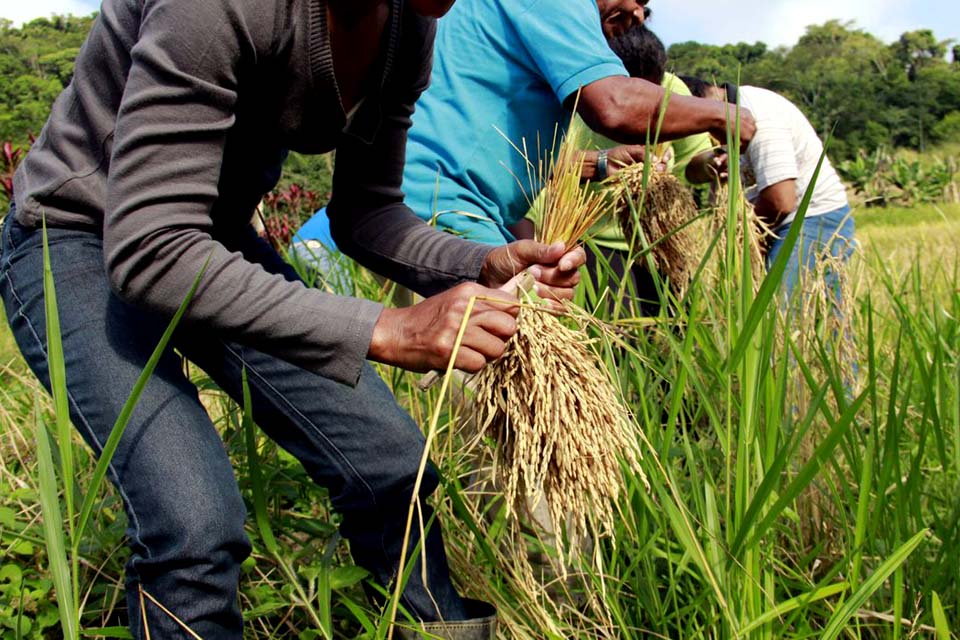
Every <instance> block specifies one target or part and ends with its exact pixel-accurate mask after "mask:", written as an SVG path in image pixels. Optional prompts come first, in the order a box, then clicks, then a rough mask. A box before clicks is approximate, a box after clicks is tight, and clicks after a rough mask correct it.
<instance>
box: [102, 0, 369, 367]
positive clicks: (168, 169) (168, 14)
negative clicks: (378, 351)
mask: <svg viewBox="0 0 960 640" xmlns="http://www.w3.org/2000/svg"><path fill="white" fill-rule="evenodd" d="M238 4H239V3H238ZM244 6H246V4H245V5H244ZM261 18H262V17H261ZM264 23H266V24H270V25H272V23H273V21H272V19H270V20H266V21H264V20H262V19H261V20H260V21H259V22H257V23H256V24H248V23H246V22H245V20H244V15H243V10H241V9H240V8H238V7H237V6H235V5H233V4H231V3H230V2H229V0H219V1H214V2H200V3H197V2H194V1H192V0H146V1H145V2H144V5H143V15H142V19H141V25H140V31H139V35H138V40H137V42H136V43H135V45H134V46H133V47H132V49H131V67H130V71H129V74H128V78H127V82H126V86H125V88H124V93H123V98H122V101H121V104H120V108H119V112H118V116H117V124H116V131H115V134H114V143H113V150H112V156H111V160H110V162H111V165H110V173H109V177H108V181H107V196H106V211H105V212H104V225H103V241H104V256H105V260H106V267H107V272H108V274H109V277H110V281H111V285H112V286H113V288H114V289H115V290H116V291H117V293H118V294H119V295H120V296H121V297H122V298H124V299H126V300H128V301H131V302H133V303H136V304H140V305H142V306H145V307H147V308H150V309H153V310H155V311H157V312H160V313H163V314H166V315H171V316H172V315H173V313H174V311H175V310H176V309H177V307H178V306H179V304H180V302H181V301H182V300H183V298H184V297H185V295H186V294H187V292H188V291H189V289H190V287H191V285H192V284H193V282H194V280H195V278H196V277H197V275H198V274H199V273H200V272H201V271H202V270H203V269H204V267H205V271H204V275H203V278H202V279H201V281H200V285H199V288H198V290H197V292H196V295H195V297H194V298H193V300H192V301H191V303H190V307H189V309H188V311H187V315H186V318H185V320H186V322H187V323H189V324H194V325H197V326H200V327H203V328H204V329H210V330H214V331H216V332H217V334H218V335H219V336H222V337H223V338H224V339H228V340H233V341H237V342H240V343H242V344H247V345H249V346H252V347H254V348H256V349H258V350H261V351H263V352H265V353H269V354H271V355H274V356H277V357H279V358H282V359H284V360H287V361H289V362H291V363H293V364H296V365H298V366H301V367H303V368H305V369H307V370H310V371H313V372H315V373H317V374H320V375H323V376H325V377H329V378H331V379H333V380H337V381H340V382H343V383H346V384H356V382H357V380H358V379H359V375H360V370H361V366H362V364H363V362H364V360H365V358H366V355H367V351H368V350H369V346H370V338H371V335H372V331H373V325H374V324H375V323H376V320H377V318H378V317H379V314H380V311H381V306H380V305H378V304H376V303H373V302H370V301H365V300H358V299H353V298H342V297H338V296H332V295H329V294H326V293H323V292H320V291H318V290H315V289H308V288H306V287H305V286H304V285H303V284H302V283H300V282H291V281H289V280H288V279H287V278H285V277H284V276H283V275H282V274H272V273H268V272H267V270H265V269H264V268H263V267H262V266H261V265H258V264H254V263H253V262H250V261H249V260H247V259H245V258H244V256H243V254H242V253H241V252H240V251H231V250H229V249H228V248H227V247H226V246H225V245H224V244H223V243H222V242H220V241H218V240H216V239H215V238H214V224H213V220H212V219H211V214H210V212H211V209H212V206H213V203H214V202H215V201H216V199H217V198H218V180H219V175H220V169H221V164H222V161H223V154H224V147H225V144H226V138H227V134H228V131H229V130H230V129H231V127H232V126H233V124H234V118H235V106H236V103H237V93H238V84H239V77H240V74H241V70H242V69H244V68H245V66H246V65H248V64H252V60H253V59H255V57H256V56H257V53H258V46H257V44H256V43H255V42H254V40H253V38H254V37H256V36H255V35H254V34H258V33H259V32H260V31H262V29H261V30H258V29H257V25H259V24H264Z"/></svg>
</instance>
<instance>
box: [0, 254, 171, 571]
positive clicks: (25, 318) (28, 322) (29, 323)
mask: <svg viewBox="0 0 960 640" xmlns="http://www.w3.org/2000/svg"><path fill="white" fill-rule="evenodd" d="M11 245H12V243H11ZM3 277H4V279H5V280H6V281H7V284H8V286H9V287H10V294H11V295H12V296H13V298H14V300H15V301H16V303H17V311H16V314H17V315H18V316H19V317H20V318H22V319H23V321H24V323H25V324H26V326H27V329H29V330H30V334H31V335H32V336H33V339H34V340H36V342H37V345H39V347H40V351H41V353H43V355H44V358H46V360H47V376H48V377H49V376H50V356H49V354H48V353H47V349H46V347H45V346H44V344H43V340H41V339H40V334H39V333H37V330H36V327H34V326H33V322H32V321H31V320H30V317H29V316H27V314H25V313H24V312H23V307H24V304H23V300H22V299H21V298H20V295H19V294H18V293H17V289H16V286H14V284H13V278H11V277H10V272H9V270H7V271H5V272H4V273H3ZM51 384H52V382H51ZM67 399H68V400H69V401H70V402H71V404H73V406H74V408H75V409H76V412H77V415H78V416H79V417H80V420H81V421H82V422H83V427H84V429H85V430H86V431H87V433H88V434H89V435H90V439H91V440H93V441H94V442H96V443H97V447H99V449H100V450H99V452H98V457H99V456H100V455H102V453H103V443H101V442H100V439H99V438H97V434H96V433H95V432H94V431H93V429H92V428H91V427H90V423H89V422H88V421H87V418H86V416H84V415H83V412H82V411H81V409H80V403H78V402H77V401H76V399H75V398H74V396H73V394H72V393H71V392H70V389H69V388H68V389H67ZM107 468H108V470H109V471H110V473H111V474H112V475H113V479H114V480H115V482H114V486H115V487H116V489H117V491H118V492H119V493H120V495H121V497H122V498H123V500H124V502H125V503H126V504H127V505H129V507H130V514H131V515H132V516H133V521H134V531H135V534H134V535H135V537H136V539H137V542H138V543H139V544H140V546H142V547H143V548H144V549H145V550H146V552H147V553H146V557H147V558H150V557H151V556H152V555H153V554H152V553H151V551H150V547H149V546H147V545H146V544H145V543H144V542H143V540H142V539H141V537H140V529H141V527H140V516H138V515H137V511H136V509H135V508H134V507H133V502H132V501H131V500H130V499H129V497H128V496H127V492H126V491H125V490H124V489H123V483H121V482H120V474H118V473H117V470H116V468H115V467H114V466H113V461H112V460H111V461H110V463H109V464H108V465H107ZM131 564H135V561H131Z"/></svg>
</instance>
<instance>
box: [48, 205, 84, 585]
mask: <svg viewBox="0 0 960 640" xmlns="http://www.w3.org/2000/svg"><path fill="white" fill-rule="evenodd" d="M43 304H44V315H45V316H46V331H47V368H48V370H49V374H50V391H51V394H52V395H53V407H54V415H55V417H56V424H57V446H58V448H59V450H60V472H61V473H60V475H61V481H62V482H63V502H64V505H65V506H66V508H67V519H66V525H67V531H68V533H69V537H70V538H71V539H72V538H73V497H74V477H75V473H74V464H73V429H72V427H71V426H70V400H69V397H68V396H67V368H66V363H65V359H64V355H63V337H62V335H61V332H60V314H59V312H58V310H57V288H56V286H55V284H54V282H53V267H52V265H51V262H50V246H49V244H48V242H47V219H46V217H44V218H43ZM73 595H74V597H76V596H77V595H78V594H77V590H76V589H74V594H73Z"/></svg>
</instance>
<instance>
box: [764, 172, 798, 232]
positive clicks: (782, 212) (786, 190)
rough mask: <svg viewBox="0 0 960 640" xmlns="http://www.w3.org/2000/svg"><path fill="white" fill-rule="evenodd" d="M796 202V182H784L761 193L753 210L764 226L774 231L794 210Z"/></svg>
mask: <svg viewBox="0 0 960 640" xmlns="http://www.w3.org/2000/svg"><path fill="white" fill-rule="evenodd" d="M797 200H798V198H797V181H796V180H784V181H783V182H778V183H776V184H773V185H770V186H769V187H767V188H766V189H764V190H763V191H761V192H760V196H759V197H758V198H757V201H756V202H754V203H753V208H754V211H755V212H756V214H757V217H758V218H760V219H761V220H762V221H763V222H764V224H766V225H767V226H769V227H770V228H773V229H775V228H777V227H778V226H780V223H781V222H782V221H783V219H784V218H786V217H787V216H788V215H790V214H791V213H793V212H794V211H795V210H796V208H797Z"/></svg>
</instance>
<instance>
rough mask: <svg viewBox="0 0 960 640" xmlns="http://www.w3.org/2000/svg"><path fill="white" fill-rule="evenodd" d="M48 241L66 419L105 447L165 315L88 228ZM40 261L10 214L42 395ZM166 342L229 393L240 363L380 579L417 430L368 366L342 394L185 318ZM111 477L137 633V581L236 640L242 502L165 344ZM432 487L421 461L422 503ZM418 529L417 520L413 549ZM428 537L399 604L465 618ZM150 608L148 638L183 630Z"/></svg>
mask: <svg viewBox="0 0 960 640" xmlns="http://www.w3.org/2000/svg"><path fill="white" fill-rule="evenodd" d="M49 246H50V253H51V259H52V263H53V275H54V280H55V283H56V286H57V302H58V305H59V309H60V323H61V331H62V335H63V346H64V352H65V357H66V369H67V383H68V394H69V403H70V414H71V418H72V420H73V424H74V425H76V428H77V429H78V430H79V432H80V434H81V435H82V436H83V439H84V440H85V441H86V442H87V444H88V445H89V446H90V447H91V448H92V449H93V451H94V452H95V454H97V455H99V453H100V451H101V450H102V445H103V443H104V442H106V439H107V436H108V435H109V433H110V429H111V427H112V425H113V423H114V421H115V419H116V417H117V415H118V413H119V412H120V409H121V407H122V405H123V403H124V401H125V400H126V398H127V396H128V394H129V393H130V390H131V388H132V387H133V384H134V381H135V380H136V379H137V377H138V376H139V375H140V372H141V371H142V369H143V367H144V365H145V363H146V361H147V359H148V358H149V356H150V354H151V352H152V351H153V349H154V348H155V346H156V344H157V343H158V341H159V339H160V336H161V334H162V333H163V331H164V329H165V327H166V325H167V323H168V318H164V317H159V316H158V315H156V314H154V313H152V312H150V311H148V310H144V309H142V308H139V307H135V306H132V305H129V304H127V303H125V302H124V301H122V300H121V299H119V298H118V297H117V296H116V295H114V294H113V292H112V291H111V290H110V286H109V283H108V281H107V278H106V274H105V272H104V259H103V247H102V243H101V240H100V238H99V236H98V235H97V234H95V233H92V232H89V231H81V230H70V229H57V228H52V229H49ZM262 249H263V247H259V248H255V249H251V251H250V253H251V255H253V254H256V253H258V251H260V250H262ZM263 255H268V254H263ZM272 255H273V256H276V254H275V253H273V254H272ZM277 263H279V261H277ZM42 265H43V262H42V240H41V233H40V232H39V231H38V230H34V229H28V228H25V227H23V226H22V225H20V224H19V223H17V222H16V221H15V220H14V219H13V215H12V212H11V215H9V216H7V218H6V222H5V224H4V225H3V229H2V237H0V294H2V298H3V303H4V306H5V308H6V312H7V317H8V319H9V321H10V326H11V327H12V330H13V335H14V337H15V339H16V341H17V344H18V345H19V347H20V350H21V351H22V353H23V355H24V357H25V358H26V361H27V363H28V364H29V365H30V367H31V368H32V369H33V371H34V373H35V374H36V375H37V377H38V378H39V379H40V381H41V382H42V383H43V384H44V385H45V386H46V387H47V388H48V389H49V377H48V373H47V356H46V335H45V322H44V299H43V268H42ZM274 267H275V265H274ZM268 268H271V267H269V265H268ZM174 343H175V344H174V345H173V346H175V348H176V349H177V350H179V351H180V353H182V354H183V355H184V356H185V357H187V358H189V359H190V360H191V361H192V362H194V363H195V364H196V365H197V366H199V367H201V368H202V369H203V370H204V371H206V372H207V374H209V375H210V377H211V378H212V379H213V380H214V381H215V382H216V383H217V384H218V385H219V386H220V387H221V388H222V389H223V390H224V391H226V392H227V393H228V394H230V396H232V397H233V398H234V399H235V400H237V401H238V402H239V401H240V400H241V398H242V388H241V372H242V370H243V369H246V371H247V375H248V378H249V384H250V390H251V394H252V398H253V414H254V418H255V420H256V422H257V424H258V425H260V427H261V428H262V429H263V430H264V431H265V432H266V433H267V434H268V435H269V436H270V437H271V438H273V439H274V440H275V441H276V442H277V443H278V444H279V445H280V446H281V447H283V448H284V449H286V450H287V451H289V452H290V453H291V454H293V455H294V456H296V458H297V459H298V460H300V462H301V463H302V464H303V466H304V468H305V469H306V470H307V472H308V473H309V474H310V476H311V477H312V478H313V479H314V480H315V481H316V482H317V483H318V484H320V485H322V486H324V487H326V488H327V489H328V490H329V492H330V498H331V501H332V503H333V506H334V508H335V509H336V510H337V511H338V512H339V513H340V514H341V515H342V518H343V519H342V524H341V526H340V530H341V533H342V534H343V535H344V537H345V538H346V539H347V540H348V541H349V542H350V548H351V551H352V553H353V558H354V560H355V562H356V563H357V564H358V565H360V566H363V567H364V568H366V569H367V570H369V571H370V572H371V573H372V575H373V577H374V579H375V580H377V581H378V582H379V583H380V584H382V585H387V584H388V583H389V582H390V581H391V580H393V578H394V576H395V573H396V568H397V565H398V563H399V557H400V551H401V547H402V543H403V534H404V528H405V525H406V514H407V509H408V505H409V503H410V498H411V494H412V489H413V484H414V479H415V477H416V474H417V469H418V467H419V463H420V457H421V454H422V452H423V448H424V438H423V435H422V434H421V433H420V430H419V429H418V428H417V425H416V424H415V423H414V422H413V420H412V419H411V418H410V417H409V416H408V415H407V414H406V413H405V412H404V411H403V410H402V409H401V408H400V407H399V406H398V405H397V403H396V400H395V399H394V398H393V395H392V394H391V393H390V391H389V389H388V388H387V386H386V385H385V384H384V383H383V381H382V380H381V379H380V378H379V377H378V376H377V374H376V372H375V371H374V370H373V369H372V368H371V367H370V366H369V365H366V366H365V367H364V369H363V372H362V374H361V376H360V381H359V383H358V384H357V386H356V387H355V388H351V387H348V386H345V385H342V384H339V383H337V382H334V381H331V380H328V379H325V378H323V377H320V376H317V375H314V374H311V373H309V372H307V371H305V370H303V369H301V368H299V367H296V366H294V365H291V364H289V363H287V362H285V361H283V360H279V359H277V358H275V357H272V356H269V355H266V354H264V353H261V352H258V351H255V350H253V349H250V348H247V347H243V346H241V345H238V344H235V343H231V342H229V341H225V340H223V339H221V338H220V337H219V336H217V335H215V334H212V333H209V332H207V331H204V330H203V329H200V328H196V327H184V328H182V329H181V330H179V331H178V333H177V335H176V336H175V338H174ZM109 476H110V480H111V481H112V482H113V484H114V485H115V486H116V487H117V490H118V491H119V492H120V495H121V496H122V498H123V502H124V505H125V507H126V511H127V516H128V535H129V544H130V547H131V551H132V553H131V556H130V560H129V562H128V564H127V603H128V607H129V616H130V623H131V625H130V626H131V628H132V631H133V634H134V637H135V638H142V637H144V635H143V632H144V630H143V625H142V624H141V623H140V615H141V612H140V609H139V598H138V597H137V593H138V588H139V587H142V588H143V589H144V590H145V591H146V592H148V593H149V594H150V595H152V596H153V597H154V598H156V599H157V600H158V601H159V602H160V603H162V604H163V605H164V606H165V607H166V608H167V609H169V610H170V611H172V612H173V613H174V614H175V615H176V616H177V617H178V618H180V619H181V620H182V621H183V622H185V623H186V624H187V625H188V626H189V627H190V628H191V629H192V630H193V631H195V632H196V633H197V634H199V635H200V636H201V637H203V638H205V639H207V640H215V639H219V638H231V639H233V638H235V639H238V640H239V639H240V638H241V637H242V623H243V619H242V617H241V614H240V610H239V606H238V603H237V591H238V578H239V570H240V563H241V562H242V561H243V560H244V558H246V557H247V555H248V554H249V553H250V542H249V540H248V539H247V536H246V534H245V533H244V519H245V516H246V509H245V507H244V503H243V500H242V498H241V495H240V491H239V489H238V487H237V482H236V479H235V478H234V475H233V469H232V468H231V464H230V460H229V458H228V456H227V452H226V450H225V448H224V445H223V442H222V441H221V439H220V437H219V434H218V433H217V431H216V429H215V428H214V426H213V424H212V422H211V421H210V418H209V417H208V416H207V413H206V411H204V408H203V406H202V405H201V404H200V400H199V398H198V395H197V389H196V388H195V387H194V386H193V384H192V383H191V382H190V380H188V379H187V378H186V377H185V375H184V372H183V366H182V363H181V360H180V358H179V357H178V356H177V355H176V354H175V353H174V351H173V349H172V348H171V349H168V351H167V352H166V353H165V354H164V356H163V358H162V360H161V362H160V364H159V366H158V367H157V369H156V372H155V373H154V375H153V377H152V378H151V379H150V381H149V382H148V384H147V386H146V390H145V391H144V393H143V396H142V397H141V400H140V402H139V404H138V405H137V407H136V409H135V411H134V413H133V418H132V420H131V422H130V424H129V426H128V428H127V430H126V432H125V433H124V436H123V438H122V439H121V442H120V446H119V448H118V449H117V451H116V455H115V456H114V458H113V460H112V462H111V465H110V470H109ZM437 483H438V477H437V474H436V471H435V470H434V469H433V468H432V467H431V468H429V469H428V471H427V473H426V476H425V481H424V485H423V490H422V495H421V498H423V499H424V500H425V499H426V498H427V496H428V495H429V494H430V493H432V492H433V490H434V489H435V488H436V486H437ZM424 507H425V509H426V512H425V514H424V518H425V519H426V518H428V517H429V515H430V512H429V507H427V506H426V504H424ZM418 539H419V535H418V527H417V526H416V525H414V527H413V531H412V532H411V550H412V546H413V545H414V544H416V543H417V542H418ZM424 546H425V550H426V551H425V555H426V562H427V580H428V582H427V584H429V590H428V589H427V585H426V584H424V582H423V580H422V578H421V569H420V566H419V563H420V560H419V555H418V554H413V555H412V556H409V555H408V557H411V561H413V562H414V563H416V565H417V566H416V567H415V568H414V569H413V571H412V572H411V574H410V575H411V577H410V580H409V582H408V583H407V586H406V589H405V591H404V596H403V604H404V605H405V606H406V607H407V608H408V609H409V610H410V611H411V612H412V613H413V614H414V615H416V616H418V617H419V618H420V619H422V620H424V621H433V620H437V619H438V618H440V617H442V618H444V619H446V620H462V619H464V618H465V617H466V612H465V610H464V605H463V601H462V600H461V599H460V597H459V595H458V594H457V593H456V591H455V590H454V588H453V586H452V584H451V582H450V576H449V571H448V567H447V561H446V556H445V554H444V549H443V542H442V540H441V536H440V527H439V525H435V526H433V527H431V528H430V530H429V533H428V534H427V537H426V541H425V544H424ZM434 603H436V606H435V605H434ZM145 608H146V609H147V611H146V618H147V624H148V626H149V629H150V633H151V635H152V637H154V638H186V637H188V636H187V635H186V634H185V633H184V632H183V631H182V630H181V628H180V627H179V626H178V625H177V624H175V623H174V622H173V621H172V620H171V619H170V618H169V617H168V616H166V615H165V614H164V613H162V612H161V611H160V610H159V609H158V608H157V607H156V606H154V605H152V604H150V603H149V602H148V603H147V604H146V607H145ZM438 608H439V611H438Z"/></svg>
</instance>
